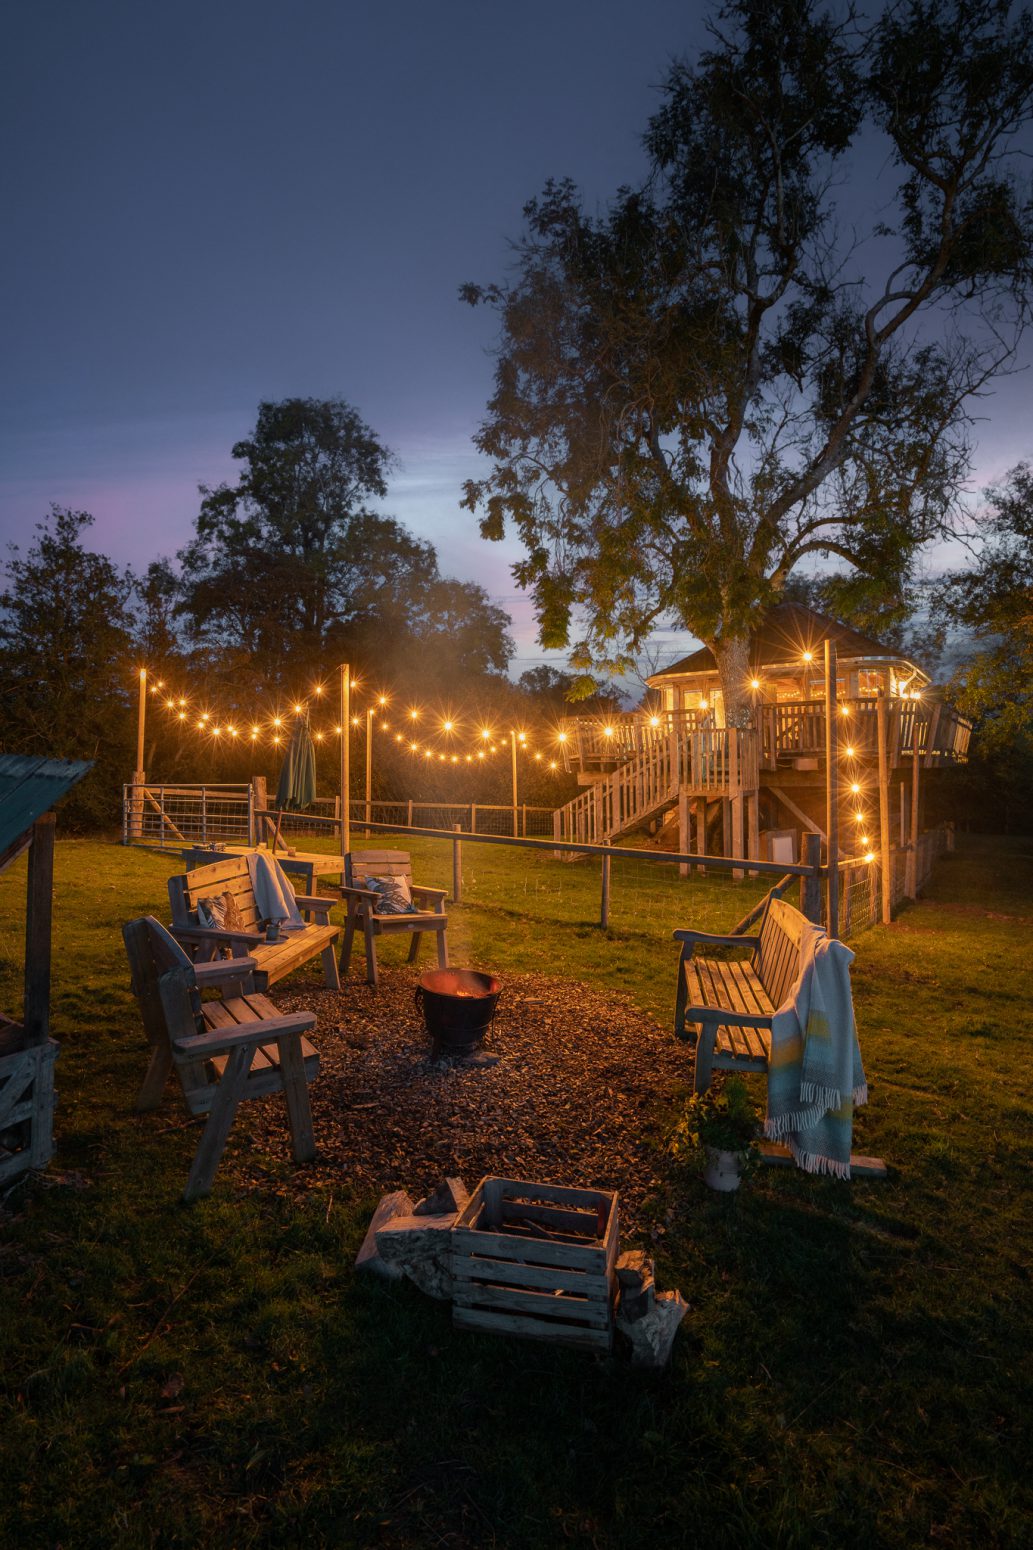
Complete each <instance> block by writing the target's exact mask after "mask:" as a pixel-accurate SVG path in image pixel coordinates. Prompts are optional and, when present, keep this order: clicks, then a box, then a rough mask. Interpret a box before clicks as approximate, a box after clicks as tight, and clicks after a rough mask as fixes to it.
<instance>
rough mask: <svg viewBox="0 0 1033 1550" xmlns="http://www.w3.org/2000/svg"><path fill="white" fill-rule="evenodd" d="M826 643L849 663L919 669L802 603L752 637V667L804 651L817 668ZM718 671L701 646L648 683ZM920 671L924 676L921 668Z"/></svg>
mask: <svg viewBox="0 0 1033 1550" xmlns="http://www.w3.org/2000/svg"><path fill="white" fill-rule="evenodd" d="M826 640H832V641H835V643H836V650H837V652H838V653H839V655H840V657H841V658H845V659H846V660H847V661H850V660H851V659H854V660H866V661H871V660H873V659H876V660H878V659H880V658H881V659H882V660H883V661H889V662H902V663H907V665H908V667H914V666H915V664H914V663H913V662H911V660H910V659H909V658H908V657H905V656H904V655H903V653H902V652H900V651H896V650H894V648H893V647H892V646H887V645H884V644H883V643H882V642H881V641H877V640H873V639H872V637H871V636H870V635H863V634H862V633H861V631H860V630H855V629H853V628H852V627H851V626H850V625H848V624H840V623H839V621H838V619H831V618H830V617H829V616H828V614H822V613H819V612H818V611H817V609H815V608H806V607H805V606H804V605H803V604H802V603H776V604H775V606H774V608H772V609H771V610H770V611H769V613H768V614H767V616H766V618H765V620H764V622H763V624H762V625H760V627H759V628H758V629H756V630H754V632H753V634H752V635H751V636H750V666H751V667H760V668H763V667H774V666H775V665H776V664H781V663H783V662H796V661H798V660H799V658H800V655H801V653H802V652H804V651H813V652H814V660H815V664H816V666H820V662H819V656H820V651H821V647H822V644H823V642H824V641H826ZM716 671H717V663H716V662H715V660H714V653H713V652H712V651H711V650H710V647H709V646H701V647H700V649H699V650H698V651H694V652H693V653H692V654H691V656H687V657H682V659H681V661H680V662H673V663H672V664H671V666H670V667H665V668H663V669H662V671H661V672H658V673H651V674H650V675H649V677H648V678H647V679H646V682H647V683H649V684H658V683H661V682H662V681H663V680H664V679H665V678H681V677H683V676H684V675H685V674H686V673H716ZM918 671H919V672H920V673H921V672H922V670H921V668H919V669H918ZM922 677H923V678H924V677H926V674H924V673H922Z"/></svg>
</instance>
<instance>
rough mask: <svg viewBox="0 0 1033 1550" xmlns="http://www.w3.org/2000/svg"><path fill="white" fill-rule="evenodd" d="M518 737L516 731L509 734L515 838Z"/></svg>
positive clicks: (514, 831)
mask: <svg viewBox="0 0 1033 1550" xmlns="http://www.w3.org/2000/svg"><path fill="white" fill-rule="evenodd" d="M516 739H517V735H516V733H515V732H512V731H511V732H510V734H509V757H510V764H511V773H512V777H513V838H514V839H516V838H517V758H516V749H517V742H516Z"/></svg>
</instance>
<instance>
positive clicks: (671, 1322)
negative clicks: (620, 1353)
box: [617, 1292, 689, 1368]
mask: <svg viewBox="0 0 1033 1550" xmlns="http://www.w3.org/2000/svg"><path fill="white" fill-rule="evenodd" d="M688 1309H689V1305H688V1303H687V1302H686V1301H685V1299H684V1298H683V1297H682V1295H681V1293H680V1292H658V1293H657V1296H656V1300H655V1302H654V1303H653V1306H652V1308H651V1309H650V1311H649V1312H648V1313H647V1314H645V1316H644V1317H643V1318H638V1319H631V1320H629V1319H626V1318H625V1317H624V1316H623V1313H622V1310H621V1309H620V1308H618V1310H617V1328H618V1329H619V1330H620V1331H621V1333H622V1334H624V1335H626V1336H627V1337H628V1339H629V1340H630V1341H631V1365H632V1366H633V1367H652V1368H660V1367H666V1366H667V1363H668V1362H669V1361H670V1358H671V1348H672V1347H673V1345H674V1337H675V1335H676V1334H677V1333H678V1325H679V1324H680V1323H681V1321H682V1319H683V1318H684V1317H685V1315H686V1313H687V1312H688Z"/></svg>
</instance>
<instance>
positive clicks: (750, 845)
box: [746, 789, 761, 877]
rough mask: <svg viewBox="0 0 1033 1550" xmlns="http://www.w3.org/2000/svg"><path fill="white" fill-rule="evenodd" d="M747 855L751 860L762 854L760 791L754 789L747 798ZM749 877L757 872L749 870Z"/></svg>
mask: <svg viewBox="0 0 1033 1550" xmlns="http://www.w3.org/2000/svg"><path fill="white" fill-rule="evenodd" d="M746 801H747V807H746V833H747V841H746V855H747V857H748V859H749V860H750V861H759V860H760V859H761V855H760V792H759V790H757V789H754V790H753V791H751V792H750V794H749V796H748V797H747V799H746ZM747 876H748V877H756V876H757V874H756V872H748V873H747Z"/></svg>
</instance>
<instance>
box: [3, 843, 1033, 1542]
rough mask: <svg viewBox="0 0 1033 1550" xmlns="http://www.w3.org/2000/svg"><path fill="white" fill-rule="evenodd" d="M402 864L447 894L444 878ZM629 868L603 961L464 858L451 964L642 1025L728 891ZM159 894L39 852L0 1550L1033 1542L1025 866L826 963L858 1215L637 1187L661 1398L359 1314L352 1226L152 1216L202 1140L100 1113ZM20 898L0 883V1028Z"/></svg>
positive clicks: (547, 1361) (137, 879) (591, 1374)
mask: <svg viewBox="0 0 1033 1550" xmlns="http://www.w3.org/2000/svg"><path fill="white" fill-rule="evenodd" d="M375 843H383V842H382V841H380V840H378V841H377V842H375ZM407 848H410V847H408V846H407ZM411 848H413V849H414V850H415V851H417V852H418V854H419V857H420V865H419V869H418V871H419V876H420V880H422V881H426V882H431V883H433V882H439V883H441V884H442V885H446V886H447V885H448V884H449V883H450V878H451V854H450V847H448V846H447V845H445V846H442V845H440V844H439V843H437V842H432V841H414V843H413V845H412V847H411ZM647 867H648V863H634V862H627V863H624V862H622V863H619V864H617V863H615V865H614V912H613V923H612V927H611V929H610V930H609V931H608V932H605V933H604V932H601V931H600V930H599V929H598V927H597V926H596V925H594V924H593V922H594V921H595V919H596V918H597V909H598V870H597V868H596V867H595V866H590V865H588V864H584V865H582V864H574V865H569V864H561V863H556V862H553V861H552V860H551V858H550V857H548V856H544V857H541V858H538V857H536V858H535V859H534V860H533V861H532V862H528V861H527V860H526V858H525V857H520V858H518V860H517V861H514V860H513V858H512V857H511V856H508V855H507V852H506V851H505V850H504V849H502V848H501V847H498V848H496V847H488V846H483V847H476V848H475V847H473V846H469V847H467V850H466V853H465V856H464V873H465V902H464V904H463V905H462V906H461V907H459V908H454V909H452V910H451V911H450V915H451V922H450V939H451V941H452V944H453V955H454V958H455V961H458V962H463V961H467V962H472V963H480V964H484V965H489V966H491V967H493V968H496V969H499V970H503V971H504V970H506V969H512V970H514V971H515V970H517V969H522V968H534V969H536V970H544V969H546V967H547V966H548V965H550V964H551V966H552V967H553V970H554V972H556V973H557V974H559V975H564V976H567V977H570V978H582V979H586V980H590V981H591V982H592V983H594V984H596V985H608V986H612V987H613V988H614V989H619V990H622V991H624V992H626V993H628V994H630V995H631V996H632V997H634V998H635V999H636V1000H637V1001H638V1002H639V1003H640V1004H641V1005H642V1006H643V1007H644V1008H645V1009H646V1010H648V1011H650V1012H652V1013H654V1014H655V1015H656V1016H658V1017H660V1018H662V1019H663V1020H664V1021H666V1020H667V1019H668V1018H669V1016H670V1008H671V1002H672V1000H673V980H674V965H675V961H676V952H675V949H674V947H673V945H672V944H671V943H670V941H669V931H670V928H671V926H672V925H674V924H678V923H685V924H688V923H692V924H699V925H702V926H704V927H712V928H717V929H727V928H728V927H729V926H730V925H731V924H732V923H733V922H734V921H735V920H736V919H737V918H738V917H739V916H740V915H742V914H744V913H745V911H746V910H747V908H748V907H749V905H750V903H751V902H752V900H753V899H755V898H756V897H757V896H758V894H759V893H760V892H761V891H762V889H761V885H760V884H758V883H750V882H748V881H746V882H743V883H741V884H730V883H728V882H726V881H720V880H717V879H714V878H707V879H695V878H694V879H691V880H679V879H677V878H675V877H674V876H671V875H668V876H667V878H666V879H665V880H664V881H659V880H658V878H657V876H656V874H655V873H654V872H647V871H646V870H645V869H646V868H647ZM174 869H176V864H175V863H174V862H173V860H172V859H171V858H164V857H159V856H154V855H149V854H146V853H139V852H131V851H126V850H123V849H122V848H120V847H118V846H113V845H103V844H100V843H96V842H85V841H69V842H64V843H61V844H59V847H58V876H57V886H56V894H55V921H56V926H55V931H56V935H55V965H54V992H55V994H54V1013H53V1021H54V1032H55V1035H56V1037H57V1038H59V1040H60V1041H61V1057H60V1060H59V1061H58V1066H57V1086H58V1092H59V1108H58V1114H57V1123H56V1130H57V1140H58V1151H57V1154H56V1156H55V1159H54V1161H53V1163H52V1164H51V1167H50V1169H49V1170H48V1171H47V1173H46V1174H44V1175H43V1176H42V1177H41V1178H40V1179H39V1180H38V1181H36V1182H33V1183H27V1184H24V1185H21V1186H19V1187H18V1188H17V1189H16V1190H14V1191H13V1192H12V1193H11V1195H10V1196H9V1198H8V1200H7V1202H6V1208H5V1210H4V1212H3V1213H2V1215H0V1365H2V1372H3V1385H2V1396H0V1406H2V1409H0V1438H2V1456H0V1545H2V1546H3V1547H4V1550H6V1547H8V1546H10V1547H15V1546H17V1547H36V1546H39V1547H57V1546H61V1547H64V1550H87V1547H92V1546H109V1545H117V1546H119V1547H122V1546H125V1547H130V1550H131V1547H135V1546H149V1545H156V1546H158V1545H160V1546H184V1547H186V1546H190V1547H194V1546H198V1545H208V1544H213V1545H215V1544H217V1545H220V1546H232V1547H236V1546H252V1545H255V1546H258V1545H261V1546H273V1545H276V1546H296V1545H306V1544H307V1545H313V1546H321V1545H342V1546H349V1545H356V1546H366V1545H369V1546H392V1547H403V1546H404V1547H412V1550H422V1547H424V1546H437V1545H441V1546H450V1547H456V1546H458V1547H464V1546H482V1545H484V1546H487V1545H496V1546H500V1547H508V1546H514V1547H524V1546H526V1547H553V1546H560V1545H566V1544H571V1545H583V1546H586V1547H589V1546H591V1547H598V1550H617V1547H620V1550H632V1547H638V1546H650V1547H652V1546H655V1547H658V1550H659V1547H662V1546H667V1545H670V1546H681V1545H687V1546H688V1545H697V1544H698V1545H705V1546H708V1547H710V1546H713V1547H722V1546H736V1547H737V1546H763V1547H770V1546H787V1547H789V1546H794V1547H795V1546H799V1547H804V1546H812V1545H813V1546H830V1547H833V1546H834V1547H848V1546H851V1547H852V1546H857V1547H862V1546H864V1547H869V1546H883V1545H887V1546H901V1547H904V1546H908V1547H910V1546H915V1545H926V1544H931V1545H936V1546H958V1547H970V1546H980V1547H982V1546H1002V1547H1003V1546H1015V1547H1018V1546H1020V1545H1028V1544H1029V1543H1030V1529H1029V1524H1030V1513H1031V1511H1033V1493H1031V1489H1030V1479H1029V1477H1030V1459H1031V1457H1033V1446H1031V1439H1030V1433H1029V1429H1028V1428H1029V1416H1030V1413H1031V1399H1033V1395H1031V1392H1030V1390H1031V1384H1030V1375H1031V1373H1030V1350H1031V1347H1033V1329H1031V1324H1033V1319H1031V1296H1030V1270H1031V1264H1033V1255H1031V1253H1030V1248H1031V1243H1030V1240H1031V1236H1033V1230H1031V1226H1030V1212H1029V1179H1030V1164H1031V1161H1033V1156H1031V1153H1033V1145H1031V1112H1033V1103H1031V1091H1030V1089H1031V1083H1030V1076H1029V1045H1030V1032H1029V1026H1028V1024H1029V1018H1030V1011H1031V1009H1030V995H1029V979H1030V976H1029V963H1030V956H1031V954H1030V949H1031V943H1033V845H1031V844H1030V843H1029V842H1028V841H1027V842H1011V843H1009V844H1005V843H1003V842H985V841H979V842H977V841H970V842H963V843H962V845H961V847H960V848H959V851H958V853H957V854H956V855H955V856H953V857H950V858H947V859H946V860H945V861H943V862H942V863H941V864H940V866H939V868H938V870H937V873H936V876H935V878H934V881H933V884H932V886H931V887H930V889H929V890H928V893H927V896H926V899H925V900H924V902H923V903H921V904H920V905H918V906H915V907H913V908H911V909H909V910H907V911H905V912H904V913H902V914H901V916H900V918H899V920H898V921H897V922H896V923H895V924H894V925H893V926H892V927H890V928H887V929H876V930H873V931H870V932H868V933H867V934H866V935H864V936H863V937H861V938H860V939H859V940H858V941H857V942H856V943H854V946H855V948H856V951H857V961H856V963H855V966H854V987H855V998H856V1005H857V1013H858V1023H859V1027H860V1032H861V1041H862V1049H863V1053H864V1057H865V1064H866V1067H867V1071H868V1076H869V1082H870V1086H871V1103H870V1104H869V1106H868V1108H867V1109H865V1110H862V1111H861V1113H860V1115H859V1116H858V1124H857V1128H856V1133H855V1147H856V1149H857V1150H859V1151H865V1152H872V1153H876V1154H878V1155H882V1156H884V1157H885V1158H886V1159H887V1161H888V1162H889V1163H890V1165H891V1176H890V1178H889V1180H888V1181H887V1182H885V1183H863V1182H859V1181H855V1182H854V1183H853V1184H852V1185H845V1184H842V1183H838V1182H833V1181H830V1180H825V1179H815V1178H810V1177H805V1176H803V1175H801V1174H797V1173H796V1172H795V1171H794V1172H785V1171H781V1170H779V1171H774V1170H772V1171H770V1172H762V1173H760V1174H759V1175H755V1176H754V1177H753V1178H751V1179H750V1180H749V1181H748V1182H747V1184H746V1186H745V1187H744V1188H743V1190H742V1191H740V1194H739V1195H738V1196H735V1197H731V1198H728V1197H718V1196H713V1195H710V1194H709V1193H708V1192H707V1191H706V1190H705V1189H704V1187H703V1186H702V1184H701V1183H700V1182H699V1181H698V1180H696V1179H694V1178H689V1179H685V1178H681V1177H674V1176H671V1175H667V1183H666V1186H665V1195H664V1198H663V1199H661V1200H660V1201H659V1203H658V1209H657V1219H656V1223H657V1224H656V1229H655V1241H654V1243H653V1248H654V1251H655V1252H656V1253H657V1257H658V1262H659V1274H660V1280H661V1284H663V1285H666V1286H678V1287H680V1289H681V1290H682V1292H683V1294H684V1295H685V1297H686V1298H687V1299H688V1302H689V1304H690V1312H689V1314H688V1316H687V1318H686V1320H685V1322H684V1324H683V1326H682V1331H681V1333H680V1335H679V1339H678V1344H677V1347H676V1350H675V1357H674V1362H673V1365H672V1367H671V1369H670V1371H669V1372H667V1373H665V1374H663V1375H661V1376H659V1377H653V1376H643V1375H640V1374H637V1373H632V1372H631V1371H630V1370H629V1369H628V1367H627V1366H626V1365H625V1364H623V1363H622V1362H620V1361H617V1360H612V1361H599V1360H596V1359H593V1358H590V1357H587V1356H585V1355H583V1354H580V1353H577V1352H568V1351H563V1350H555V1349H551V1348H545V1347H538V1346H534V1345H525V1344H520V1343H517V1342H509V1341H505V1340H492V1339H490V1338H480V1337H477V1336H469V1335H460V1334H453V1332H452V1329H451V1325H450V1320H449V1312H448V1309H447V1307H445V1306H443V1305H441V1304H436V1303H433V1302H431V1301H430V1300H428V1299H426V1298H423V1297H421V1295H420V1294H419V1293H418V1292H416V1291H415V1290H413V1289H412V1288H410V1287H408V1286H407V1285H402V1286H398V1287H395V1286H388V1285H385V1284H383V1283H379V1282H377V1283H375V1284H370V1283H368V1282H365V1281H363V1280H361V1279H357V1278H355V1277H354V1276H353V1274H352V1271H351V1262H352V1260H353V1258H354V1255H355V1251H356V1249H357V1247H358V1244H359V1242H360V1240H361V1237H362V1233H363V1231H364V1227H365V1221H366V1218H367V1217H368V1213H369V1211H370V1209H371V1207H372V1205H373V1204H374V1203H375V1202H374V1200H372V1199H369V1198H366V1199H363V1198H352V1197H350V1196H349V1195H348V1194H347V1191H345V1192H344V1193H343V1194H342V1191H341V1190H340V1189H337V1190H336V1191H335V1192H334V1194H333V1195H332V1196H331V1195H330V1194H328V1193H327V1192H325V1191H323V1190H317V1191H313V1193H312V1194H311V1196H309V1197H308V1199H307V1201H306V1202H305V1203H304V1204H303V1205H301V1206H299V1205H297V1204H296V1203H294V1202H292V1201H291V1200H289V1199H287V1198H285V1197H284V1196H282V1195H281V1194H279V1193H278V1192H277V1191H276V1190H275V1188H274V1187H273V1186H271V1187H270V1188H269V1189H268V1190H267V1191H264V1192H258V1191H256V1192H244V1191H243V1190H239V1189H237V1188H235V1186H234V1184H233V1181H232V1178H230V1177H228V1176H226V1177H223V1176H221V1175H220V1176H217V1178H216V1185H215V1191H214V1194H213V1195H212V1196H211V1197H210V1198H209V1199H208V1200H206V1201H204V1202H201V1203H200V1204H198V1205H196V1206H194V1207H183V1206H182V1205H180V1204H179V1199H178V1197H179V1192H180V1190H181V1188H182V1185H183V1182H184V1179H185V1176H186V1170H187V1166H188V1163H189V1158H190V1156H191V1154H192V1151H193V1149H194V1145H195V1143H196V1136H197V1132H196V1130H195V1129H193V1128H192V1127H184V1126H183V1124H182V1118H183V1117H182V1114H181V1112H180V1111H179V1110H178V1109H177V1106H176V1104H175V1102H174V1101H173V1098H172V1095H171V1091H170V1095H169V1098H168V1101H167V1103H166V1105H165V1107H164V1108H163V1109H162V1111H161V1112H160V1114H158V1115H150V1116H141V1117H137V1116H135V1115H134V1114H133V1113H132V1101H133V1096H134V1092H135V1088H136V1086H137V1084H138V1082H139V1079H140V1076H141V1073H142V1069H143V1064H144V1054H143V1048H142V1035H141V1032H140V1029H139V1025H138V1020H137V1016H136V1010H135V1006H134V1004H133V1003H132V1001H131V999H130V996H129V993H128V986H127V975H126V969H125V964H124V960H123V956H122V947H121V939H120V936H119V932H118V927H119V925H120V924H121V922H122V921H123V920H125V919H127V918H129V917H130V916H131V915H135V914H138V913H142V912H145V911H152V912H154V913H157V914H159V915H160V916H162V917H163V918H167V910H166V909H165V908H164V905H163V901H164V896H165V887H164V880H165V876H166V875H167V874H168V872H170V871H171V870H174ZM625 869H626V870H625ZM23 892H24V865H23V864H21V865H18V866H16V867H14V868H12V869H11V870H10V871H9V872H8V873H7V874H6V875H5V877H4V879H3V881H2V882H0V917H2V926H3V935H2V937H0V941H2V943H3V957H4V962H3V964H2V965H0V1006H3V1007H5V1008H6V1009H7V1010H9V1011H16V1010H17V1008H18V1005H19V1001H20V975H21V940H20V931H21V919H22V909H23ZM403 952H404V944H401V943H393V942H391V943H387V944H385V952H384V954H383V961H384V962H387V963H390V962H392V961H394V958H395V957H400V956H401V955H402V953H403ZM672 1099H673V1095H672ZM273 1101H275V1100H273ZM270 1167H271V1171H272V1173H273V1175H274V1177H275V1175H276V1173H277V1170H278V1169H279V1170H282V1168H283V1160H282V1159H277V1160H273V1161H271V1163H270ZM467 1182H468V1183H472V1182H473V1181H471V1180H468V1181H467ZM584 1182H590V1181H584Z"/></svg>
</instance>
